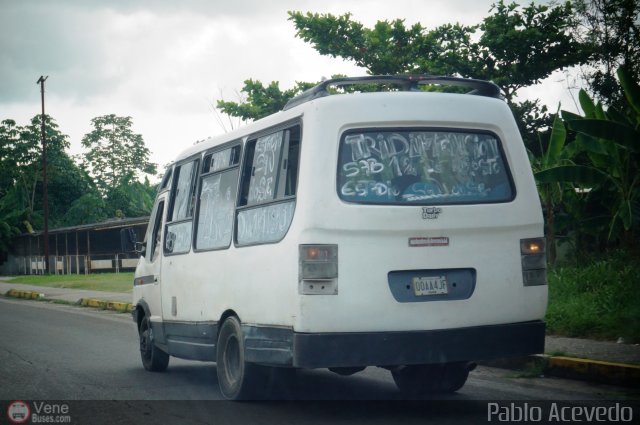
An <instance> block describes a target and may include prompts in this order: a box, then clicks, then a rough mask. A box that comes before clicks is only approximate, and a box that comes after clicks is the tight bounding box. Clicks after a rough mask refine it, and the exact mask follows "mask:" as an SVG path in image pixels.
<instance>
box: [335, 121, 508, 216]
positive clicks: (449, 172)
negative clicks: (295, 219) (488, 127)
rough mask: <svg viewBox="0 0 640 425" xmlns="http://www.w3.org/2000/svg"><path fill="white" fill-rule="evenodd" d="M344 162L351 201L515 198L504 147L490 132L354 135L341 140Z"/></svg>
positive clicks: (344, 187)
mask: <svg viewBox="0 0 640 425" xmlns="http://www.w3.org/2000/svg"><path fill="white" fill-rule="evenodd" d="M338 162H339V163H338V188H337V189H338V194H339V196H340V198H341V199H342V200H344V201H346V202H355V203H364V204H403V205H404V204H410V205H444V204H470V203H496V202H508V201H511V200H512V199H513V198H514V196H515V191H514V189H513V184H512V180H511V177H510V174H509V170H508V168H507V166H506V163H505V160H504V158H503V151H502V149H501V147H500V142H499V141H498V139H497V137H496V136H495V135H493V134H491V133H487V132H480V131H478V132H469V131H460V130H458V131H454V130H426V129H402V130H389V129H378V130H374V129H367V130H357V131H353V130H352V131H349V132H346V133H345V134H344V135H343V136H342V139H341V140H340V155H339V160H338Z"/></svg>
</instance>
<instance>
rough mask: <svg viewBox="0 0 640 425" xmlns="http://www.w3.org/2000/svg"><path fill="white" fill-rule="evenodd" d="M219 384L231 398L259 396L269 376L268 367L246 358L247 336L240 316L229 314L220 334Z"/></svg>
mask: <svg viewBox="0 0 640 425" xmlns="http://www.w3.org/2000/svg"><path fill="white" fill-rule="evenodd" d="M216 369H217V375H218V385H219V386H220V392H221V393H222V396H223V397H224V398H226V399H227V400H246V399H251V398H259V397H260V396H261V395H263V394H264V391H265V388H264V387H265V384H266V381H267V380H268V376H267V374H266V369H265V368H264V367H260V366H258V365H255V364H253V363H248V362H246V361H245V359H244V338H243V334H242V328H241V326H240V321H239V320H238V318H237V317H234V316H231V317H229V318H227V319H226V320H225V321H224V323H223V324H222V327H221V328H220V333H219V334H218V347H217V349H216Z"/></svg>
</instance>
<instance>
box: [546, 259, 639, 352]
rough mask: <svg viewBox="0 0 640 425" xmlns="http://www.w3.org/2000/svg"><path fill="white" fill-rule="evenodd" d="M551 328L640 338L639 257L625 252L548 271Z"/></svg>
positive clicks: (577, 333)
mask: <svg viewBox="0 0 640 425" xmlns="http://www.w3.org/2000/svg"><path fill="white" fill-rule="evenodd" d="M546 320H547V329H548V331H549V332H550V333H553V334H557V335H565V336H570V337H585V338H596V339H609V340H616V339H617V338H619V337H622V338H624V340H625V342H628V343H638V342H640V260H638V259H634V258H633V257H631V256H630V255H626V254H624V253H616V254H613V255H612V256H610V257H608V258H606V259H603V260H598V261H594V262H593V263H591V264H589V265H586V266H578V267H556V268H555V269H553V270H550V271H549V307H548V309H547V316H546Z"/></svg>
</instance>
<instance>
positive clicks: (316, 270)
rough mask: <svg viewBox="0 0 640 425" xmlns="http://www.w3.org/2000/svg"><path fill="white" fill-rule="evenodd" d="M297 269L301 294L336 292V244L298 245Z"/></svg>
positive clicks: (328, 293)
mask: <svg viewBox="0 0 640 425" xmlns="http://www.w3.org/2000/svg"><path fill="white" fill-rule="evenodd" d="M298 271H299V281H300V285H299V292H300V293H301V294H306V295H330V294H337V293H338V281H337V277H338V245H300V246H299V259H298Z"/></svg>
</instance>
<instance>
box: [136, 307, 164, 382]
mask: <svg viewBox="0 0 640 425" xmlns="http://www.w3.org/2000/svg"><path fill="white" fill-rule="evenodd" d="M138 335H139V337H140V358H141V359H142V365H143V366H144V368H145V369H146V370H148V371H151V372H163V371H165V370H166V369H167V366H169V354H167V353H165V352H164V351H162V350H161V349H159V348H158V347H156V345H155V344H154V343H153V331H152V330H151V322H150V321H149V318H148V317H147V316H144V317H143V318H142V321H141V322H140V328H139V329H138Z"/></svg>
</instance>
